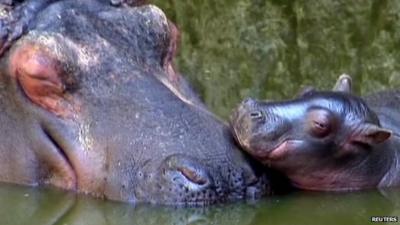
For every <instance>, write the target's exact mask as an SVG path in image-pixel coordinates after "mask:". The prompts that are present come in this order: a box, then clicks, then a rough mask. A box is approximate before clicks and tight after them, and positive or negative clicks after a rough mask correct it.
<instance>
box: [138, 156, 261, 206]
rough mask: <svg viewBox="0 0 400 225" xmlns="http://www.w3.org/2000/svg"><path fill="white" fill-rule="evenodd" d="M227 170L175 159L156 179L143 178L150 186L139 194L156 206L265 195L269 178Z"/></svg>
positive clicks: (189, 159)
mask: <svg viewBox="0 0 400 225" xmlns="http://www.w3.org/2000/svg"><path fill="white" fill-rule="evenodd" d="M228 167H229V166H228ZM224 170H225V169H224V166H218V167H215V165H207V163H206V162H203V161H202V160H200V159H196V158H193V157H190V156H185V155H182V154H178V155H172V156H170V157H168V158H166V159H165V160H164V161H163V162H162V164H161V166H160V167H159V169H158V171H157V172H156V173H155V174H154V175H153V177H152V176H150V177H147V178H146V176H144V175H142V176H143V181H144V182H145V183H146V185H142V187H143V188H139V190H138V191H136V193H135V194H136V195H137V196H138V197H139V198H142V197H145V198H150V199H154V201H155V202H157V201H159V200H157V199H158V198H161V199H162V201H163V202H164V203H166V204H173V205H177V204H178V205H199V204H200V205H208V204H213V203H218V202H226V201H231V200H235V199H256V198H259V197H260V196H262V195H263V194H264V193H265V191H266V189H265V188H266V185H267V180H266V177H265V176H261V177H259V176H256V175H255V174H254V172H253V171H252V170H251V169H250V168H246V167H244V168H240V167H237V166H235V167H232V168H228V170H227V171H226V172H222V171H224ZM154 196H156V197H154ZM150 201H152V200H150Z"/></svg>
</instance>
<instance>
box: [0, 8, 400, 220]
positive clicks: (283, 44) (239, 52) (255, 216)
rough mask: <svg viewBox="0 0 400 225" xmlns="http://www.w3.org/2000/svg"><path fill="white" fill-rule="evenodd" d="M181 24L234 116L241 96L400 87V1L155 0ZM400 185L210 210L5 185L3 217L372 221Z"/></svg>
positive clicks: (200, 77) (193, 61) (187, 62)
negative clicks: (341, 82)
mask: <svg viewBox="0 0 400 225" xmlns="http://www.w3.org/2000/svg"><path fill="white" fill-rule="evenodd" d="M152 2H153V3H155V4H156V5H158V6H160V7H161V8H162V9H163V10H164V11H165V12H166V13H167V15H168V17H169V18H170V19H171V20H172V21H174V22H175V23H176V24H177V25H178V26H179V27H180V29H181V31H182V42H181V48H180V54H179V57H178V58H177V61H176V62H177V64H178V67H179V69H180V71H181V72H182V73H183V74H184V75H185V76H186V77H187V79H188V80H189V81H190V83H192V84H193V86H194V88H195V89H196V90H197V91H198V92H199V93H200V95H201V97H202V99H203V100H204V101H205V102H206V104H207V105H208V106H209V107H210V109H211V110H212V111H213V112H215V113H217V114H218V115H219V116H221V117H222V118H227V117H228V115H229V113H230V112H231V110H232V109H233V108H234V107H235V105H236V104H237V103H238V102H240V101H241V100H242V99H243V98H245V97H248V96H252V97H256V98H260V99H284V98H290V97H292V96H293V95H294V94H295V93H297V92H298V90H299V89H300V88H301V87H303V86H307V85H312V86H316V87H318V88H320V89H327V88H330V87H331V86H332V85H333V84H334V82H335V80H336V78H337V77H338V75H339V74H341V73H348V74H350V75H352V76H353V78H354V81H355V91H356V92H357V93H362V94H365V93H369V92H371V91H376V90H382V89H388V88H398V87H400V73H399V71H400V69H399V67H400V63H399V59H400V51H399V49H400V1H395V0H392V1H388V0H375V1H371V0H352V1H345V0H342V1H332V0H320V1H306V0H299V1H294V0H286V1H285V0H269V1H265V0H240V1H232V0H218V1H216V0H214V1H210V0H194V1H184V0H156V1H152ZM399 200H400V191H396V190H392V191H386V192H378V191H369V192H356V193H347V194H332V193H331V194H328V193H293V194H290V195H286V196H275V197H266V198H264V199H262V200H260V201H258V202H255V203H243V202H242V203H235V204H228V205H222V206H213V207H210V208H207V209H173V208H168V207H155V206H146V205H139V206H132V205H130V204H121V203H115V202H109V201H101V200H96V199H91V198H89V197H85V196H75V195H73V194H71V193H65V192H60V191H55V190H43V189H32V188H23V187H15V186H9V185H0V203H1V204H2V206H1V207H0V225H9V224H10V225H11V224H12V225H18V224H29V225H30V224H39V225H46V224H60V225H73V224H76V225H78V224H79V225H91V224H93V225H103V224H104V225H106V224H107V225H111V224H115V225H124V224H138V225H139V224H143V225H151V224H154V225H158V224H160V225H161V224H193V225H194V224H228V225H242V224H243V225H245V224H246V225H248V224H273V225H279V224H307V225H309V224H327V225H329V224H368V223H369V221H370V217H371V216H375V215H386V216H389V215H395V216H400V206H399V205H400V204H399V203H398V202H400V201H399Z"/></svg>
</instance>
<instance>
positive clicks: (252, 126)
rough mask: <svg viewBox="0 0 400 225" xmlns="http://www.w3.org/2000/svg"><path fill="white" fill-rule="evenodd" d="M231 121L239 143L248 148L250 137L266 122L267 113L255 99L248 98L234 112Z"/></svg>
mask: <svg viewBox="0 0 400 225" xmlns="http://www.w3.org/2000/svg"><path fill="white" fill-rule="evenodd" d="M230 121H231V127H232V130H233V135H234V137H235V138H236V140H237V141H238V142H239V144H241V145H242V146H244V147H245V148H248V147H249V145H250V143H249V142H250V139H249V137H251V136H253V134H254V133H255V132H256V130H258V129H259V128H260V126H262V125H263V124H264V123H265V115H264V113H263V111H262V110H260V109H259V107H258V103H257V102H256V101H255V100H253V99H251V98H247V99H245V100H244V101H243V102H242V103H240V105H239V106H238V107H237V109H236V110H235V111H234V112H233V114H232V116H231V120H230Z"/></svg>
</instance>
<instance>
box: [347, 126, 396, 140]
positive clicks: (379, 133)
mask: <svg viewBox="0 0 400 225" xmlns="http://www.w3.org/2000/svg"><path fill="white" fill-rule="evenodd" d="M391 135H392V131H391V130H387V129H384V128H382V127H379V126H377V125H375V124H370V123H365V124H363V125H362V126H361V127H360V130H359V131H358V132H356V134H353V135H352V137H351V140H350V141H351V142H353V143H354V142H358V143H362V144H367V145H375V144H379V143H382V142H384V141H386V140H387V139H389V138H390V136H391Z"/></svg>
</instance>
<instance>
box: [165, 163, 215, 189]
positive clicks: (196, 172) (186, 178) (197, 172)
mask: <svg viewBox="0 0 400 225" xmlns="http://www.w3.org/2000/svg"><path fill="white" fill-rule="evenodd" d="M164 163H165V165H166V168H164V176H165V178H167V179H169V180H170V181H171V183H173V184H174V185H177V186H181V187H184V188H185V189H187V190H188V191H201V190H204V189H206V188H208V187H209V186H210V185H212V183H213V182H212V178H211V176H210V174H209V173H208V171H207V169H206V168H205V166H204V165H201V164H200V163H199V162H198V160H195V159H192V158H190V157H188V156H184V155H173V156H170V157H168V158H167V159H166V161H165V162H164Z"/></svg>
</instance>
